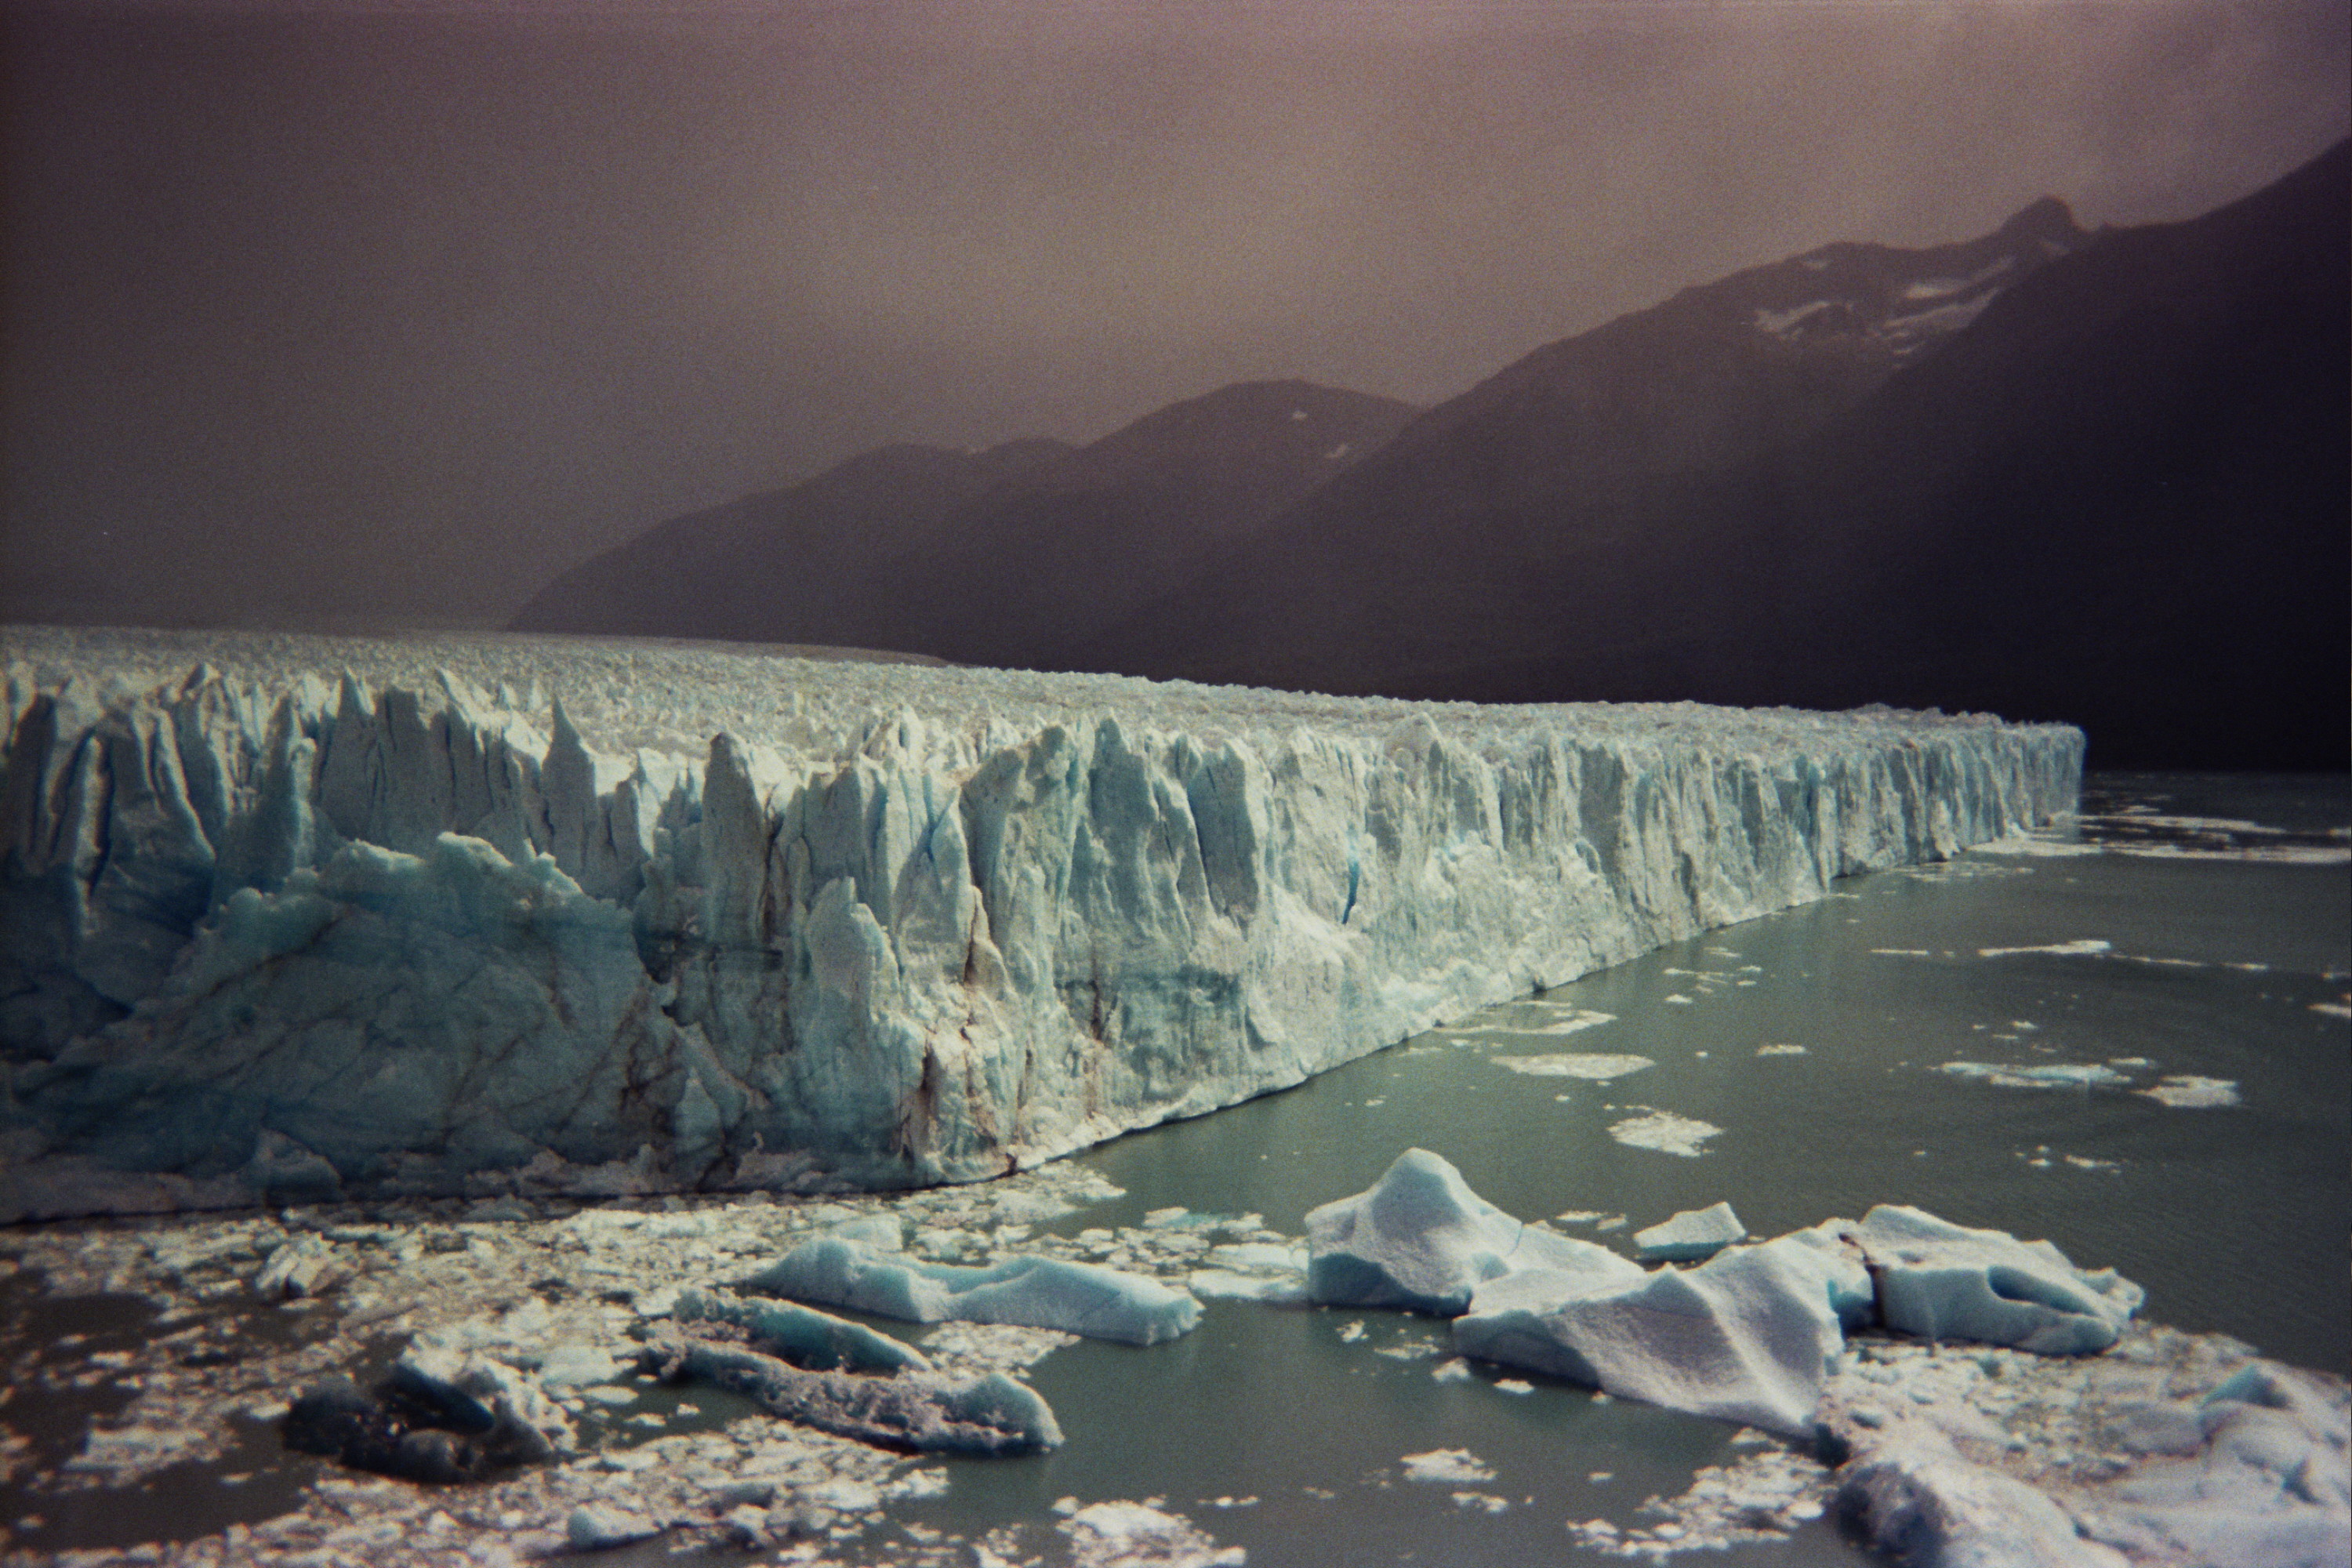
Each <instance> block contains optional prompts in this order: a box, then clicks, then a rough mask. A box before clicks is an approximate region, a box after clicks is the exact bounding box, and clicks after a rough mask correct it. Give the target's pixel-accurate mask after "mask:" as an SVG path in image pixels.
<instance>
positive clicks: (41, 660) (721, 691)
mask: <svg viewBox="0 0 2352 1568" xmlns="http://www.w3.org/2000/svg"><path fill="white" fill-rule="evenodd" d="M204 664H209V665H210V666H212V668H214V669H215V670H216V671H218V672H219V673H220V674H221V675H222V676H223V677H224V678H226V679H227V680H228V681H230V682H231V683H232V684H233V685H237V686H247V685H251V686H260V687H268V688H275V687H280V686H283V685H286V684H289V683H291V682H294V681H297V680H299V679H301V677H303V676H304V675H306V674H307V675H310V676H312V677H314V678H317V679H320V680H323V681H329V682H331V681H333V680H335V679H338V678H340V677H341V675H342V674H344V673H345V672H348V673H350V674H352V675H353V676H356V677H357V678H358V679H361V680H362V681H363V682H366V683H368V684H369V685H370V686H373V687H379V688H381V687H385V686H397V687H404V688H409V689H433V688H435V687H436V686H438V685H439V684H440V678H441V676H442V674H443V672H446V673H447V674H448V675H449V676H452V677H455V678H457V680H458V681H459V682H462V683H463V686H464V687H469V688H471V691H470V692H468V693H466V695H467V700H468V701H469V704H471V703H475V702H479V703H481V704H483V705H485V706H486V707H487V708H488V710H490V711H493V712H495V711H497V710H512V711H515V712H516V713H517V714H518V715H519V716H520V717H525V718H528V719H530V720H533V721H544V718H545V715H546V714H547V712H548V706H549V703H550V701H551V700H561V701H562V704H563V708H564V712H565V714H566V715H567V716H568V717H569V719H570V720H571V721H572V724H573V725H574V726H575V727H576V728H577V729H578V730H579V731H580V733H581V736H582V738H583V740H585V741H586V742H587V743H588V744H589V745H591V746H593V747H595V748H596V749H598V750H599V751H604V752H626V751H628V750H631V749H633V748H638V747H643V748H646V749H648V750H652V751H660V752H686V753H689V754H695V755H698V754H700V753H701V752H703V751H704V750H706V749H707V748H708V746H709V742H710V739H711V737H712V736H714V735H716V734H718V733H719V732H720V731H726V732H728V733H730V734H732V735H734V736H735V737H736V738H737V739H739V740H740V741H743V742H750V743H752V744H757V745H763V746H769V747H772V748H775V749H777V750H779V751H782V752H800V753H803V754H806V753H811V752H837V751H845V750H853V749H856V747H858V746H860V745H862V744H864V743H865V742H866V739H867V738H868V736H869V735H871V734H872V732H873V731H875V729H876V728H877V725H878V724H880V723H882V722H885V721H888V720H890V719H891V718H893V717H894V716H897V715H899V714H901V713H904V712H912V713H913V714H914V715H915V716H917V717H918V718H919V719H920V720H921V721H923V722H924V724H925V725H927V726H929V727H931V728H932V729H933V730H934V731H935V735H934V739H944V738H945V736H944V735H940V734H938V733H936V731H946V732H947V733H949V734H959V735H960V736H961V738H962V739H964V740H965V741H966V742H968V743H970V744H971V746H972V747H973V748H974V749H975V750H978V751H985V750H988V749H990V748H991V747H992V746H994V745H997V744H1002V743H1003V742H1006V741H1008V740H1011V739H1013V738H1015V737H1016V736H1018V735H1026V734H1030V733H1034V732H1035V731H1038V730H1040V729H1042V728H1045V726H1048V725H1053V724H1061V723H1071V722H1074V721H1083V720H1087V719H1094V718H1101V717H1106V716H1109V717H1116V718H1118V720H1120V721H1122V722H1124V723H1125V724H1127V725H1129V726H1130V727H1134V728H1138V729H1158V730H1166V731H1182V732H1185V733H1190V734H1192V735H1194V736H1196V737H1198V738H1200V739H1202V740H1203V741H1207V742H1218V741H1223V740H1225V739H1228V738H1231V739H1239V740H1243V741H1246V742H1249V743H1251V744H1252V745H1253V746H1265V745H1269V744H1272V743H1278V742H1281V741H1282V740H1284V739H1285V738H1286V737H1288V736H1290V735H1292V734H1293V733H1294V732H1296V731H1297V730H1298V729H1299V728H1301V727H1302V726H1303V727H1305V728H1307V729H1308V730H1310V731H1316V732H1318V733H1320V734H1324V735H1328V736H1334V737H1339V736H1348V735H1353V736H1356V737H1360V738H1368V739H1377V738H1381V737H1385V736H1387V735H1389V734H1391V732H1393V731H1396V730H1397V728H1398V727H1399V726H1400V725H1402V724H1406V723H1409V722H1410V721H1412V719H1414V718H1415V717H1416V716H1419V717H1422V718H1425V719H1426V720H1427V721H1429V722H1430V724H1431V725H1432V726H1433V727H1434V729H1435V730H1436V731H1437V732H1438V733H1440V734H1443V735H1444V736H1446V737H1447V738H1448V739H1450V740H1452V741H1454V742H1467V743H1469V744H1472V745H1475V746H1479V747H1482V748H1483V747H1486V746H1490V745H1498V744H1503V743H1507V742H1518V741H1523V740H1525V739H1526V737H1527V736H1528V732H1529V731H1530V730H1545V731H1552V732H1554V733H1566V734H1570V735H1572V736H1576V737H1579V738H1583V739H1589V740H1593V741H1606V740H1620V741H1627V742H1649V743H1653V744H1658V745H1664V746H1669V747H1677V746H1683V745H1690V746H1695V747H1697V748H1700V749H1704V750H1707V751H1717V752H1720V751H1731V752H1744V753H1752V754H1757V755H1761V756H1770V755H1775V754H1786V753H1789V752H1796V751H1809V752H1820V751H1821V750H1822V749H1824V748H1830V749H1843V747H1845V746H1849V745H1852V746H1875V745H1883V744H1885V743H1886V742H1889V741H1895V740H1899V739H1900V738H1901V737H1903V736H1905V735H1916V736H1918V737H1920V738H1923V739H1924V738H1927V737H1928V736H1930V735H1932V734H1935V733H1937V732H1942V731H1952V730H1973V731H1982V730H1986V729H1990V728H1996V727H2000V726H2001V723H2002V721H2000V720H1999V719H1997V718H1993V717H1991V716H1989V715H1984V714H1944V713H1938V712H1936V711H1933V710H1929V711H1927V712H1925V713H1919V712H1909V711H1904V710H1891V709H1885V708H1876V707H1874V708H1865V709H1857V710H1852V711H1850V712H1843V713H1818V712H1808V711H1801V710H1795V709H1788V708H1775V709H1741V708H1715V707H1708V706H1706V705H1704V704H1700V703H1694V702H1671V703H1606V702H1584V703H1543V704H1484V703H1473V702H1420V701H1406V700H1396V699H1391V698H1366V697H1327V696H1320V695H1316V694H1313V693H1305V692H1292V691H1273V690H1266V689H1259V688H1255V687H1230V686H1198V685H1194V684H1192V682H1189V681H1153V680H1147V679H1139V678H1137V677H1132V676H1117V675H1088V674H1055V673H1042V672H1036V671H1027V670H1005V669H983V668H967V667H959V666H950V665H940V664H921V663H912V662H895V661H892V659H891V657H890V656H884V655H876V654H873V653H866V652H862V651H856V650H829V649H816V648H793V647H765V646H756V645H748V644H735V643H719V642H688V641H654V640H645V639H634V638H614V637H565V636H551V635H530V634H517V633H500V632H416V633H408V634H398V635H392V636H381V637H343V636H320V635H309V634H295V633H278V632H255V631H206V630H153V629H145V628H130V627H99V626H0V666H5V668H7V669H8V672H9V674H10V676H11V677H12V678H13V683H14V684H16V685H17V686H18V688H19V691H20V692H21V691H22V690H23V688H24V686H25V685H26V683H27V678H29V684H31V685H34V686H37V687H39V688H42V689H56V688H58V686H60V685H62V684H64V683H65V682H67V681H68V680H71V681H73V682H74V683H75V684H76V685H77V686H79V687H80V688H81V689H83V690H85V691H88V692H89V693H90V694H91V695H92V696H93V697H94V698H96V699H98V700H101V701H105V702H109V703H110V702H113V701H127V700H133V699H135V698H137V697H140V696H143V695H145V694H147V693H149V692H152V691H154V690H156V689H159V688H177V687H178V686H179V685H180V684H181V683H182V682H184V680H185V679H187V678H188V676H189V674H190V672H191V671H192V670H194V668H197V667H198V666H199V665H204ZM17 700H19V701H21V700H23V697H22V696H20V697H18V699H17ZM2017 728H2021V729H2039V730H2057V729H2061V728H2063V726H2017ZM992 731H993V732H992Z"/></svg>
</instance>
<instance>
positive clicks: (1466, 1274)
mask: <svg viewBox="0 0 2352 1568" xmlns="http://www.w3.org/2000/svg"><path fill="white" fill-rule="evenodd" d="M1307 1259H1308V1260H1307V1297H1308V1299H1309V1300H1315V1301H1319V1302H1323V1303H1326V1304H1328V1305H1332V1306H1355V1307H1395V1308H1402V1309H1403V1310H1408V1311H1422V1312H1433V1313H1436V1314H1438V1315H1439V1316H1441V1317H1451V1316H1453V1315H1454V1314H1455V1313H1458V1312H1460V1311H1462V1310H1464V1309H1465V1308H1466V1307H1468V1306H1469V1304H1470V1296H1471V1292H1472V1291H1473V1290H1474V1289H1476V1288H1477V1286H1478V1284H1479V1283H1480V1282H1481V1281H1482V1280H1487V1279H1495V1278H1496V1277H1497V1276H1500V1275H1503V1274H1507V1273H1509V1272H1512V1271H1513V1270H1516V1269H1522V1268H1547V1269H1550V1270H1553V1271H1555V1272H1559V1273H1566V1274H1571V1275H1579V1276H1581V1275H1593V1276H1596V1277H1598V1278H1601V1279H1608V1278H1612V1277H1613V1278H1622V1277H1623V1276H1625V1275H1627V1274H1638V1273H1639V1272H1640V1269H1639V1268H1636V1267H1635V1266H1634V1265H1633V1264H1632V1263H1630V1262H1628V1261H1626V1260H1625V1259H1624V1258H1620V1257H1619V1256H1617V1254H1615V1253H1613V1252H1612V1251H1610V1250H1609V1249H1608V1248H1607V1247H1601V1246H1599V1245H1597V1244H1595V1243H1592V1242H1589V1241H1579V1240H1577V1239H1575V1238H1574V1237H1565V1236H1561V1235H1559V1234H1558V1233H1556V1232H1552V1231H1546V1230H1537V1229H1535V1228H1534V1227H1532V1226H1528V1224H1526V1223H1525V1222H1524V1221H1521V1220H1517V1219H1514V1218H1513V1217H1512V1216H1511V1215H1507V1214H1505V1213H1504V1212H1503V1211H1502V1210H1501V1209H1499V1208H1496V1206H1495V1205H1493V1204H1490V1203H1488V1202H1487V1201H1486V1199H1484V1198H1482V1197H1480V1196H1479V1195H1478V1194H1475V1193H1474V1192H1472V1191H1471V1190H1470V1186H1469V1184H1468V1183H1466V1182H1465V1181H1464V1180H1463V1179H1462V1173H1461V1172H1460V1171H1457V1170H1455V1169H1454V1166H1453V1165H1452V1164H1451V1163H1448V1162H1447V1161H1446V1160H1444V1158H1442V1157H1440V1156H1439V1155H1436V1154H1433V1153H1431V1152H1429V1151H1428V1150H1426V1149H1408V1150H1406V1151H1405V1152H1403V1153H1402V1154H1400V1155H1398V1156H1397V1158H1396V1160H1395V1162H1394V1163H1392V1164H1391V1165H1390V1166H1389V1168H1388V1170H1387V1172H1386V1173H1383V1174H1382V1175H1381V1179H1380V1181H1379V1182H1377V1183H1376V1184H1373V1185H1372V1186H1371V1187H1370V1189H1368V1190H1367V1191H1364V1192H1361V1193H1358V1194H1355V1195H1354V1196H1353V1197H1347V1198H1341V1199H1339V1200H1338V1201H1336V1202H1333V1203H1328V1204H1325V1205H1322V1206H1321V1207H1320V1208H1318V1209H1315V1210H1313V1211H1311V1212H1310V1213H1309V1214H1308V1215H1307Z"/></svg>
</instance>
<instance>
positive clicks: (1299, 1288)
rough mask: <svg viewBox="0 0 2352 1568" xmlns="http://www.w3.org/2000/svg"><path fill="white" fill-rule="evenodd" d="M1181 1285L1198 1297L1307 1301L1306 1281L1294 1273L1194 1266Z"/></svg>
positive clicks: (1284, 1304) (1284, 1302)
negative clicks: (1184, 1285) (1258, 1272)
mask: <svg viewBox="0 0 2352 1568" xmlns="http://www.w3.org/2000/svg"><path fill="white" fill-rule="evenodd" d="M1184 1282H1185V1284H1186V1285H1187V1286H1188V1287H1189V1288H1190V1289H1191V1290H1192V1294H1193V1295H1195V1296H1197V1297H1199V1298H1201V1299H1202V1300H1213V1299H1222V1300H1233V1301H1264V1302H1265V1303H1267V1304H1268V1305H1269V1306H1277V1307H1287V1306H1297V1305H1299V1304H1301V1303H1303V1302H1305V1301H1306V1300H1307V1281H1306V1280H1305V1279H1303V1278H1302V1277H1301V1276H1299V1275H1297V1274H1244V1273H1242V1272H1240V1271H1239V1270H1237V1269H1232V1268H1195V1269H1194V1270H1192V1273H1191V1274H1189V1275H1187V1276H1186V1277H1185V1281H1184Z"/></svg>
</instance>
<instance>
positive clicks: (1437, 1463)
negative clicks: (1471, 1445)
mask: <svg viewBox="0 0 2352 1568" xmlns="http://www.w3.org/2000/svg"><path fill="white" fill-rule="evenodd" d="M1399 1462H1400V1463H1401V1464H1402V1465H1403V1466H1404V1479H1406V1480H1409V1481H1428V1482H1438V1483H1442V1484H1445V1485H1451V1486H1462V1485H1466V1484H1468V1483H1470V1482H1473V1481H1491V1480H1493V1479H1495V1469H1494V1467H1493V1466H1491V1465H1489V1464H1487V1463H1486V1461H1485V1460H1484V1459H1481V1458H1479V1457H1478V1456H1477V1455H1475V1454H1474V1453H1472V1452H1471V1451H1470V1450H1469V1449H1467V1448H1433V1449H1431V1450H1430V1451H1429V1452H1428V1453H1426V1454H1407V1455H1406V1456H1405V1457H1404V1458H1402V1460H1401V1461H1399Z"/></svg>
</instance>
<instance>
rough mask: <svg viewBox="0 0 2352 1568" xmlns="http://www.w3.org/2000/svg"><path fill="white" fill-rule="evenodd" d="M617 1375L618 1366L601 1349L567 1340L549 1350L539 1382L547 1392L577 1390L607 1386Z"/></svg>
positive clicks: (600, 1347) (618, 1364) (598, 1346)
mask: <svg viewBox="0 0 2352 1568" xmlns="http://www.w3.org/2000/svg"><path fill="white" fill-rule="evenodd" d="M620 1371H621V1363H620V1362H619V1361H618V1360H617V1359H615V1358H614V1355H613V1354H612V1352H609V1351H607V1350H605V1349H604V1347H602V1346H601V1345H593V1344H583V1343H582V1342H579V1341H576V1340H567V1341H562V1342H558V1343H557V1344H555V1345H554V1346H552V1347H551V1348H550V1349H549V1351H548V1352H547V1354H546V1355H545V1357H544V1358H543V1359H541V1362H540V1363H539V1381H540V1382H541V1383H542V1384H545V1385H546V1386H548V1387H550V1388H577V1387H580V1386H582V1385H583V1384H591V1383H609V1382H611V1381H612V1380H613V1379H614V1377H616V1376H618V1375H619V1373H620Z"/></svg>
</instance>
